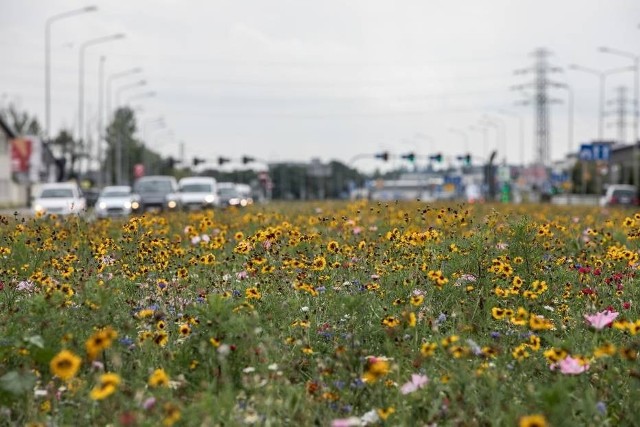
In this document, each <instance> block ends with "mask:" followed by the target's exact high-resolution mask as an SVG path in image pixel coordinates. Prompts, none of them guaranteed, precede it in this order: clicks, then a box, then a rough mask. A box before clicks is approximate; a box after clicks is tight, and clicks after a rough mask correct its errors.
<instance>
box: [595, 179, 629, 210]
mask: <svg viewBox="0 0 640 427" xmlns="http://www.w3.org/2000/svg"><path fill="white" fill-rule="evenodd" d="M600 206H603V207H604V206H638V190H637V189H636V187H635V186H633V185H625V184H613V185H610V186H608V187H607V190H606V191H605V193H604V196H602V197H601V198H600Z"/></svg>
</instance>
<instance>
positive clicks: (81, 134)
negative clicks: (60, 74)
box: [78, 33, 125, 143]
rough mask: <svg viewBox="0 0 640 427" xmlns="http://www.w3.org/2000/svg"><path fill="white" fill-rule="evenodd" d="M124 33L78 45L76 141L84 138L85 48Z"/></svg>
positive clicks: (111, 39)
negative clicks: (78, 72)
mask: <svg viewBox="0 0 640 427" xmlns="http://www.w3.org/2000/svg"><path fill="white" fill-rule="evenodd" d="M124 37H125V36H124V34H121V33H118V34H111V35H108V36H104V37H97V38H94V39H91V40H88V41H86V42H84V43H82V45H81V46H80V79H79V83H78V134H79V135H78V142H80V143H82V139H83V138H84V54H85V51H86V50H87V48H89V47H91V46H95V45H99V44H103V43H108V42H111V41H115V40H120V39H123V38H124Z"/></svg>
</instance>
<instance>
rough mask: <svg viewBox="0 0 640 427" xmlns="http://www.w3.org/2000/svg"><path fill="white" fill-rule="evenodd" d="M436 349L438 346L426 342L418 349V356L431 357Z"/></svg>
mask: <svg viewBox="0 0 640 427" xmlns="http://www.w3.org/2000/svg"><path fill="white" fill-rule="evenodd" d="M437 348H438V344H436V343H430V342H426V343H424V344H422V346H421V347H420V354H422V356H424V357H429V356H433V354H434V353H435V352H436V349H437Z"/></svg>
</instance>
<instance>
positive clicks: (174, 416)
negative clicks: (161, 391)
mask: <svg viewBox="0 0 640 427" xmlns="http://www.w3.org/2000/svg"><path fill="white" fill-rule="evenodd" d="M162 410H163V412H164V419H163V420H162V425H164V426H166V427H171V426H172V425H174V424H175V423H176V422H178V420H180V417H181V414H180V408H178V407H177V406H176V405H175V404H173V403H171V402H167V403H165V404H164V406H163V407H162Z"/></svg>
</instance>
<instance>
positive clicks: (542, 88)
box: [512, 48, 561, 166]
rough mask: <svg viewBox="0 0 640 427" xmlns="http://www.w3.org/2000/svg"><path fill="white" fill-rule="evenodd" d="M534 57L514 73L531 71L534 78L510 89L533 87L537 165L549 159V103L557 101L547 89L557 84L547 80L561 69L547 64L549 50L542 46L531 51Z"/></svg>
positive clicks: (546, 164) (544, 163)
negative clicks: (523, 67) (527, 64)
mask: <svg viewBox="0 0 640 427" xmlns="http://www.w3.org/2000/svg"><path fill="white" fill-rule="evenodd" d="M532 55H533V57H534V58H535V64H534V65H533V66H532V67H530V68H527V69H523V70H517V71H516V74H527V73H531V72H533V73H534V74H535V78H534V81H533V82H530V83H527V84H523V85H517V86H514V87H513V88H512V89H518V90H521V89H523V88H525V87H533V89H534V91H535V93H534V95H533V104H534V105H535V108H534V114H535V117H534V118H535V124H536V126H535V141H536V144H535V162H536V164H538V165H539V166H548V165H549V163H550V161H551V140H550V137H549V130H550V125H551V123H550V117H549V104H551V103H554V102H558V101H557V100H555V99H550V98H549V95H548V89H549V86H551V85H557V84H558V83H555V82H553V81H551V80H549V74H551V73H554V72H559V71H561V69H560V68H558V67H553V66H551V65H550V64H549V60H548V58H549V56H550V55H551V52H549V51H548V50H546V49H544V48H540V49H536V50H535V51H534V52H533V53H532Z"/></svg>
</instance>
